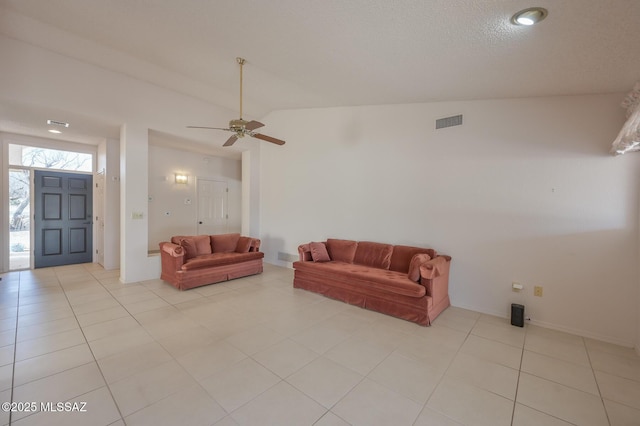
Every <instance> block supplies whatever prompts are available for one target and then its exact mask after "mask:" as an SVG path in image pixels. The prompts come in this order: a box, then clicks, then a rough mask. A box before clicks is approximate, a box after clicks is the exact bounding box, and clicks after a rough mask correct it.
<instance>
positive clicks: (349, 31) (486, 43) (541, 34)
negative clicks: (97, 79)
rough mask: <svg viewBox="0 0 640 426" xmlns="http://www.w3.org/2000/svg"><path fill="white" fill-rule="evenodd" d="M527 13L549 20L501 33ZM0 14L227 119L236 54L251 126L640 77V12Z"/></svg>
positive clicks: (406, 5)
mask: <svg viewBox="0 0 640 426" xmlns="http://www.w3.org/2000/svg"><path fill="white" fill-rule="evenodd" d="M531 6H542V7H545V8H547V9H548V10H549V16H548V17H547V18H546V19H545V20H544V21H542V22H541V23H540V24H538V25H536V26H533V27H525V26H516V25H513V24H511V23H510V18H511V16H512V15H513V14H514V13H515V12H517V11H519V10H521V9H524V8H527V7H531ZM0 12H1V13H2V16H1V17H0V32H2V33H4V34H6V35H9V36H10V37H13V38H19V39H22V40H25V41H28V42H30V43H33V44H36V45H40V46H43V47H46V48H48V49H51V50H54V51H57V52H60V53H63V54H65V55H68V56H72V57H76V58H78V59H81V60H84V61H87V62H91V63H94V64H97V65H100V66H103V67H105V68H109V69H112V70H116V71H120V72H124V73H126V74H129V75H132V76H134V77H136V78H139V79H142V80H147V81H150V82H152V83H154V84H157V85H160V86H164V87H167V88H170V89H172V90H176V91H179V92H183V93H186V94H189V95H192V96H197V97H200V98H205V99H206V100H208V101H211V102H213V103H216V104H218V105H222V106H225V107H228V108H230V109H232V110H237V107H238V105H237V104H238V99H237V87H238V68H237V64H236V62H235V58H236V57H237V56H242V57H244V58H246V59H247V65H246V66H245V104H244V107H245V110H246V111H247V113H248V114H249V115H251V116H253V117H257V118H259V117H261V116H263V115H264V114H266V113H268V112H269V111H272V110H278V109H290V108H308V107H330V106H346V105H370V104H397V103H413V102H432V101H448V100H469V99H489V98H507V97H529V96H547V95H572V94H591V93H607V92H626V91H628V90H630V89H631V87H632V86H633V84H634V83H635V81H637V80H638V79H640V54H639V53H640V48H639V46H640V30H639V28H640V25H639V24H640V1H638V0H606V1H605V0H562V1H557V0H539V1H535V2H531V1H529V0H324V1H309V0H271V1H266V0H235V1H222V0H180V1H176V0H164V1H163V0H155V1H154V0H0ZM69 34H70V35H72V36H75V38H70V37H66V38H65V37H64V36H65V35H69ZM72 39H76V40H85V41H86V42H85V43H71V42H70V40H72ZM61 40H66V42H61ZM134 60H135V66H132V63H133V62H132V61H134ZM158 70H163V72H158ZM203 87H206V88H207V90H202V88H203ZM5 108H6V107H5ZM18 109H19V108H18ZM16 114H17V115H19V114H18V113H16ZM25 116H26V114H25ZM230 118H232V117H230ZM25 120H28V118H25ZM25 126H27V127H28V123H26V122H25Z"/></svg>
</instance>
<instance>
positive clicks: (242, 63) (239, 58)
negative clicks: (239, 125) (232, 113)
mask: <svg viewBox="0 0 640 426" xmlns="http://www.w3.org/2000/svg"><path fill="white" fill-rule="evenodd" d="M236 61H237V62H238V64H240V120H242V66H243V65H244V62H245V61H244V59H243V58H241V57H237V58H236Z"/></svg>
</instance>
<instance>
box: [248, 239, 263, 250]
mask: <svg viewBox="0 0 640 426" xmlns="http://www.w3.org/2000/svg"><path fill="white" fill-rule="evenodd" d="M260 243H261V241H260V240H259V239H258V238H252V239H251V246H250V247H249V251H260Z"/></svg>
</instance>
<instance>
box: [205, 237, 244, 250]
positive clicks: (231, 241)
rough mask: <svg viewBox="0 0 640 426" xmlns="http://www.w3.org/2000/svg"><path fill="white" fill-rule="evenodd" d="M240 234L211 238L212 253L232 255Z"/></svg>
mask: <svg viewBox="0 0 640 426" xmlns="http://www.w3.org/2000/svg"><path fill="white" fill-rule="evenodd" d="M239 240H240V234H219V235H212V236H211V247H212V248H213V252H214V253H233V252H234V251H236V247H238V241H239Z"/></svg>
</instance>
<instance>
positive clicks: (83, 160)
mask: <svg viewBox="0 0 640 426" xmlns="http://www.w3.org/2000/svg"><path fill="white" fill-rule="evenodd" d="M92 160H93V159H92V155H91V154H85V153H82V152H71V151H60V150H57V149H47V148H37V147H33V146H23V145H14V144H10V145H9V164H11V165H13V166H25V167H38V168H44V169H56V170H75V171H79V172H92V171H93V161H92Z"/></svg>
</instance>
